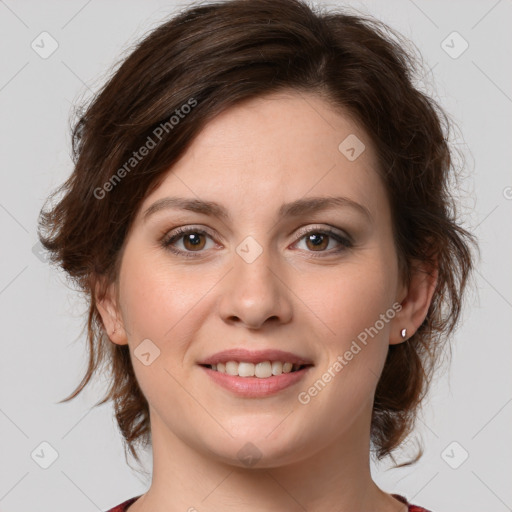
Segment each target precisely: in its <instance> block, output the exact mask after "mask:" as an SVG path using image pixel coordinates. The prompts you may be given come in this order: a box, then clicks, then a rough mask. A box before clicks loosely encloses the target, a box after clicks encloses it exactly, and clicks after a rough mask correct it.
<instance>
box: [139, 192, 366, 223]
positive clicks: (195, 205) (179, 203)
mask: <svg viewBox="0 0 512 512" xmlns="http://www.w3.org/2000/svg"><path fill="white" fill-rule="evenodd" d="M340 207H343V208H346V207H349V208H352V209H354V210H357V211H359V212H360V213H362V214H363V215H364V216H365V217H367V218H368V220H369V221H372V216H371V214H370V211H369V210H368V208H366V207H365V206H363V205H362V204H360V203H357V202H356V201H354V200H352V199H349V198H348V197H307V198H304V199H297V200H296V201H293V202H291V203H285V204H283V205H282V206H281V207H280V208H279V212H278V216H279V217H281V218H285V217H299V216H301V215H306V214H311V213H315V212H319V211H323V210H327V209H334V208H340ZM172 208H175V209H182V210H188V211H191V212H196V213H202V214H205V215H210V216H213V217H217V218H219V219H221V220H229V219H230V218H231V217H230V215H229V212H228V211H227V210H226V208H224V206H222V205H220V204H219V203H216V202H214V201H203V200H199V199H193V198H186V197H164V198H162V199H159V200H158V201H155V202H154V203H153V204H152V205H151V206H149V207H148V208H147V209H146V211H145V212H144V214H143V221H144V222H145V221H146V220H147V219H148V217H150V216H151V215H153V214H154V213H156V212H158V211H161V210H165V209H172Z"/></svg>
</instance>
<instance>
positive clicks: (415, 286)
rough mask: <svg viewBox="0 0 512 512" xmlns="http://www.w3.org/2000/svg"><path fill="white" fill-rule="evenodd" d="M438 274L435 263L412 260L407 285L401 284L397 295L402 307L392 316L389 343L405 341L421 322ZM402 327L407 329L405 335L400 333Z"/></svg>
mask: <svg viewBox="0 0 512 512" xmlns="http://www.w3.org/2000/svg"><path fill="white" fill-rule="evenodd" d="M438 274H439V272H438V268H437V265H435V266H432V265H427V264H426V263H424V262H417V261H416V262H412V264H411V279H410V282H409V284H408V285H407V284H406V283H403V284H402V286H401V288H400V291H399V295H398V297H397V300H398V301H399V302H400V303H401V306H402V309H401V310H400V311H398V312H397V314H396V315H395V317H394V318H393V323H392V326H391V333H390V336H389V344H390V345H397V344H399V343H403V342H404V341H407V340H408V339H409V338H410V337H411V336H412V335H413V334H414V333H415V332H416V331H417V330H418V328H419V327H420V325H421V324H422V323H423V321H424V320H425V318H426V316H427V313H428V309H429V307H430V302H431V301H432V296H433V295H434V291H435V289H436V285H437V278H438ZM403 329H406V331H407V332H406V335H405V337H403V336H402V335H401V332H402V330H403Z"/></svg>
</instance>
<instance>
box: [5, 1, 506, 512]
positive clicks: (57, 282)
mask: <svg viewBox="0 0 512 512" xmlns="http://www.w3.org/2000/svg"><path fill="white" fill-rule="evenodd" d="M318 3H322V4H325V5H334V4H335V2H330V3H329V4H327V3H325V2H318ZM177 5H178V4H175V3H173V2H170V1H167V2H164V1H156V0H151V1H144V2H142V1H138V2H134V1H126V0H123V1H103V2H99V1H97V0H96V1H95V0H89V1H69V0H68V1H48V2H44V3H42V2H36V1H23V2H20V1H18V2H15V1H13V0H9V1H1V0H0V38H1V46H0V52H1V66H0V130H1V133H0V140H1V149H0V151H1V165H0V172H1V173H2V174H1V184H2V186H1V189H0V222H1V238H2V249H1V257H2V264H1V267H0V311H1V321H2V322H1V325H2V340H1V355H2V357H1V359H0V361H1V362H0V433H1V436H0V450H1V452H0V453H1V455H0V511H9V512H21V511H27V510H36V509H37V510H39V511H41V512H45V511H48V512H50V511H52V512H54V511H64V510H74V511H75V512H86V511H92V510H107V509H108V508H110V507H112V506H114V505H116V504H118V503H120V502H121V501H124V500H125V499H127V498H129V497H132V496H135V495H138V494H141V493H143V492H145V491H146V489H147V487H148V485H149V483H148V482H145V481H144V479H143V478H142V476H141V475H138V474H136V473H134V472H132V471H131V470H130V468H129V467H128V466H127V465H126V463H125V459H124V455H123V450H122V444H121V440H120V434H119V433H118V431H117V428H116V426H115V424H114V421H113V414H112V409H111V407H110V405H103V406H101V407H97V408H92V406H93V404H94V403H95V402H96V401H98V399H99V398H100V397H102V394H101V392H102V389H104V388H103V384H104V383H102V382H101V381H96V382H95V384H94V385H93V386H89V387H88V388H87V389H86V391H85V392H84V393H82V394H81V395H80V396H79V398H77V399H75V400H73V401H71V402H68V403H66V404H58V403H57V402H58V401H59V400H61V399H62V398H64V397H65V396H67V394H69V393H70V392H71V391H72V389H74V387H75V386H76V385H77V383H78V382H79V379H80V378H81V376H82V374H83V372H84V370H85V364H86V357H85V356H86V352H85V338H84V336H80V332H81V329H82V326H83V323H84V321H85V317H84V316H83V315H84V314H85V311H86V308H85V304H84V303H83V302H82V301H81V299H80V297H79V296H78V295H77V294H76V293H75V292H74V291H73V290H72V289H71V288H69V287H68V286H67V285H66V282H65V279H64V277H63V276H62V275H61V274H59V273H58V272H57V271H55V270H54V269H52V268H51V267H50V266H49V265H48V264H46V263H45V261H44V257H37V255H36V254H34V252H33V246H34V244H35V243H36V242H37V239H36V220H37V215H38V213H39V209H40V208H41V206H42V203H43V200H44V199H45V198H46V196H47V195H48V194H49V193H50V192H51V191H53V190H54V188H55V187H56V186H57V185H59V184H60V183H61V182H62V181H63V180H64V179H65V178H66V177H67V176H68V175H69V173H70V172H71V161H70V158H69V149H70V137H69V130H68V118H69V114H70V108H71V106H72V105H73V104H76V103H77V102H79V101H80V100H81V99H83V98H87V97H89V96H90V95H91V94H92V93H93V92H94V91H96V90H97V89H98V88H99V86H100V85H101V84H102V83H103V80H104V79H105V77H106V76H107V72H108V69H109V67H110V66H111V65H112V64H113V63H114V62H116V61H118V60H119V58H120V57H121V55H122V52H123V51H127V50H126V49H127V47H128V46H129V45H131V44H133V43H134V42H135V41H136V40H137V39H138V38H140V37H141V36H142V34H143V33H145V32H147V31H148V30H150V29H152V28H154V27H156V26H157V25H158V23H159V21H160V20H162V19H163V18H164V17H166V16H167V15H168V14H170V13H171V12H173V11H174V10H175V9H176V6H177ZM179 5H180V6H185V5H187V2H182V3H181V4H179ZM338 5H340V4H338ZM344 5H350V6H353V7H354V8H357V9H359V10H360V11H362V12H367V13H370V14H373V15H374V16H376V17H377V18H379V19H381V20H383V21H385V22H387V23H389V24H390V25H391V26H392V27H394V28H396V29H398V30H399V31H400V32H401V33H402V34H404V35H405V36H406V37H408V38H410V39H411V40H412V41H413V42H414V43H415V44H416V46H417V47H418V48H419V50H420V51H421V53H422V55H423V57H424V65H425V70H426V73H425V78H426V80H427V82H426V85H425V86H424V87H425V88H426V90H427V91H429V92H430V93H432V94H434V97H435V98H436V99H438V100H439V101H440V102H441V104H442V105H443V106H444V107H445V108H446V109H447V110H448V111H449V112H450V114H451V116H452V118H453V120H454V121H455V122H456V123H458V126H459V127H460V133H458V134H456V135H455V139H454V143H456V144H457V146H458V147H459V148H460V149H461V150H462V151H463V152H464V154H465V155H466V159H467V162H466V165H467V178H466V180H465V181H464V182H463V183H462V184H461V188H460V194H461V203H462V204H463V209H462V210H461V211H462V212H463V213H464V219H465V223H466V226H467V227H468V228H469V229H470V230H472V231H474V232H475V234H476V235H477V236H478V237H479V240H480V245H481V251H482V258H481V261H480V263H479V266H478V269H477V272H476V274H475V277H476V280H475V289H474V291H473V293H472V294H471V295H470V297H469V301H468V303H467V308H466V313H465V316H464V318H463V321H462V324H461V327H460V329H459V331H458V332H457V334H456V336H455V338H454V341H453V346H454V348H453V363H452V366H451V369H450V370H449V371H448V372H446V373H445V374H444V375H442V376H440V377H439V379H438V381H437V382H436V384H435V386H434V387H433V388H432V390H431V393H430V395H429V399H428V401H427V402H426V405H425V408H424V412H423V415H422V417H421V418H420V420H419V421H418V429H417V434H418V436H420V438H421V439H422V441H423V443H424V446H425V454H424V456H423V457H422V459H420V462H419V463H418V464H416V465H414V466H412V467H409V468H403V469H396V470H393V469H389V470H388V468H389V465H390V464H387V463H385V464H379V465H377V466H373V467H372V471H373V474H374V477H375V480H376V481H377V483H378V484H379V485H381V487H382V488H383V489H384V490H386V491H388V492H398V493H402V494H404V495H405V496H406V497H407V498H408V499H409V500H410V501H412V502H413V503H417V504H420V505H422V506H424V507H426V508H430V509H432V510H433V511H434V512H448V511H450V512H452V511H453V510H465V511H466V512H477V511H478V512H481V511H482V510H486V511H491V510H492V511H496V512H500V511H506V510H512V486H511V485H510V481H511V464H510V461H511V460H512V439H511V436H510V431H511V428H510V427H511V424H512V404H511V402H512V386H511V381H512V377H511V373H512V372H511V361H512V358H511V355H512V344H511V343H510V340H511V330H512V329H511V322H510V318H511V309H512V292H511V290H512V286H511V285H512V271H511V265H510V261H511V253H512V250H511V249H512V246H511V236H510V234H511V233H510V218H511V217H510V214H511V209H512V200H511V197H512V188H511V187H512V176H511V173H510V162H511V161H512V149H511V147H512V144H511V140H512V139H511V132H512V115H511V114H512V86H511V84H512V65H511V59H510V53H511V42H512V31H510V26H512V1H511V0H499V1H495V0H493V1H478V2H475V1H451V2H447V1H438V0H436V1H426V0H414V1H412V0H394V1H389V0H388V1H386V2H382V1H381V2H377V1H374V2H370V1H365V2H347V3H345V4H344ZM43 31H47V32H49V33H50V34H51V36H52V37H53V38H54V39H55V40H56V41H57V42H58V45H59V46H58V49H57V50H56V51H55V53H53V54H52V55H51V56H49V57H48V58H46V59H43V58H41V57H40V56H39V54H38V53H36V52H35V51H34V50H33V49H32V47H31V43H32V41H34V40H36V42H37V41H38V40H40V39H38V37H39V34H40V33H41V32H43ZM453 31H457V32H458V33H459V34H460V35H461V36H462V37H463V38H464V39H465V40H466V41H467V42H468V44H469V47H468V49H467V50H466V51H465V52H464V53H463V54H462V55H460V56H459V57H458V58H456V59H454V58H452V57H450V56H449V55H448V54H447V53H446V52H445V50H444V49H443V47H442V46H441V44H442V41H443V40H445V39H446V37H447V36H448V35H449V34H451V33H452V32H453ZM450 41H451V40H450V39H448V44H450V45H451V46H453V49H452V52H453V51H456V50H457V49H460V48H461V46H460V43H461V41H460V40H454V42H453V43H451V42H450ZM445 44H446V43H445ZM46 48H48V46H46ZM429 69H431V71H430V72H429ZM43 441H46V442H47V443H49V444H50V445H51V446H52V447H53V449H55V450H56V452H57V453H58V457H57V459H56V460H55V462H54V463H53V464H52V465H51V466H50V467H48V468H47V469H43V468H41V467H40V466H39V465H38V464H37V463H36V462H35V460H36V459H37V458H36V457H35V456H34V458H32V457H31V454H32V453H33V452H34V450H36V449H38V450H39V453H41V451H40V450H41V448H40V447H39V445H40V443H41V442H43ZM453 441H456V442H457V443H458V445H456V446H455V447H453V446H452V447H450V448H449V449H448V451H447V452H445V449H446V448H447V447H448V446H449V445H450V444H451V443H452V442H453ZM38 447H39V448H38ZM463 450H465V451H467V452H468V454H469V457H468V459H467V460H466V461H465V462H464V463H463V464H461V465H460V466H459V467H458V468H457V469H453V468H452V467H450V465H449V464H448V463H447V460H449V461H450V463H451V464H452V465H456V463H459V462H460V460H461V456H462V454H463V453H464V452H463ZM36 451H37V450H36ZM43 452H44V454H45V455H44V457H48V456H49V455H48V454H49V453H50V452H49V451H48V450H47V449H46V451H45V450H43ZM443 453H444V456H443V455H442V454H443ZM44 457H41V458H40V460H41V459H42V458H44ZM146 467H147V469H148V471H149V470H150V469H151V457H150V454H147V457H146Z"/></svg>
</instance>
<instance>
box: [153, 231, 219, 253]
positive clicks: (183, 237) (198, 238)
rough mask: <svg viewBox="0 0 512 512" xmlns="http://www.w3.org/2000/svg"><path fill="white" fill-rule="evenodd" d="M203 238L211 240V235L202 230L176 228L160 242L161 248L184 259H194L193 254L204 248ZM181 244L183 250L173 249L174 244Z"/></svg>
mask: <svg viewBox="0 0 512 512" xmlns="http://www.w3.org/2000/svg"><path fill="white" fill-rule="evenodd" d="M205 237H209V238H210V239H211V235H210V234H209V233H208V232H207V231H204V230H203V229H197V228H194V227H189V228H178V229H176V230H174V231H172V232H171V233H170V234H169V236H166V237H165V238H164V239H163V240H162V242H161V243H162V247H164V248H165V249H168V250H169V251H171V252H172V253H174V254H179V255H182V256H186V257H192V258H193V257H194V256H195V255H194V254H193V253H196V252H201V251H202V249H204V248H205V245H206V242H205V240H204V238H205ZM180 241H181V242H182V244H183V247H184V250H182V249H177V248H176V247H175V244H176V242H180Z"/></svg>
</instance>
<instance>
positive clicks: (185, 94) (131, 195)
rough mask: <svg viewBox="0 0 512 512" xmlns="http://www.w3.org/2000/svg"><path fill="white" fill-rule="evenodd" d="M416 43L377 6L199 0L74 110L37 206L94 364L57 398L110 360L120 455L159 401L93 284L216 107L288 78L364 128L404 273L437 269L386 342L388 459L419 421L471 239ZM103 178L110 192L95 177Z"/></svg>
mask: <svg viewBox="0 0 512 512" xmlns="http://www.w3.org/2000/svg"><path fill="white" fill-rule="evenodd" d="M407 47H408V42H407V41H405V40H404V39H403V38H402V37H401V36H400V35H399V34H397V33H396V32H395V31H393V30H392V29H390V28H389V27H388V26H387V25H385V24H384V23H382V22H380V21H378V20H375V19H373V18H372V17H370V16H364V15H360V14H354V13H349V12H348V11H346V10H344V9H335V10H325V11H324V10H322V9H321V8H320V7H318V6H317V7H316V8H313V7H311V6H309V5H307V4H306V3H305V2H304V1H301V0H229V1H221V2H209V3H206V4H194V5H192V6H190V7H189V8H187V9H184V10H182V11H181V12H179V13H177V14H175V15H174V16H173V17H171V18H170V19H168V20H166V21H165V22H163V23H161V24H160V25H159V26H158V27H157V28H156V29H154V30H152V31H151V32H150V33H149V34H147V35H146V36H145V37H144V38H143V39H142V40H141V41H140V42H138V43H137V44H136V46H135V47H134V48H132V49H130V52H131V53H130V54H129V55H128V56H127V57H125V58H123V59H122V61H121V62H120V63H119V65H118V66H117V69H116V70H115V72H114V71H113V72H112V74H111V76H110V77H109V78H108V80H107V81H106V83H105V84H104V85H103V87H102V88H101V89H100V90H99V92H98V93H97V94H95V95H94V97H93V98H92V99H91V100H90V101H89V102H88V104H87V105H86V106H85V107H83V108H82V109H81V110H79V112H78V119H77V120H76V121H75V122H74V125H73V128H72V152H73V163H74V169H73V172H72V174H71V175H70V176H69V178H68V179H67V180H66V181H65V183H63V184H62V185H61V186H60V187H59V188H58V189H57V190H55V192H53V194H52V195H51V196H50V197H49V198H48V199H47V201H49V200H50V199H53V197H54V196H56V195H57V194H62V197H60V199H59V200H58V202H57V203H56V204H54V205H51V206H49V207H48V208H46V206H47V203H45V205H44V206H43V208H42V209H41V212H40V218H39V224H40V226H39V228H40V229H39V231H38V234H39V238H40V241H41V243H42V244H43V246H44V247H45V248H46V250H47V251H49V256H50V260H51V262H52V263H53V264H57V265H58V266H60V267H61V268H62V269H63V270H64V271H65V272H66V273H67V275H68V276H69V278H70V279H71V280H72V281H73V283H75V284H77V285H78V289H79V290H80V291H81V292H83V293H84V295H85V297H86V298H87V303H88V307H89V314H88V319H87V325H86V327H87V342H88V352H89V362H88V367H87V370H86V372H85V375H84V376H83V378H82V381H81V382H80V384H79V385H78V386H77V388H76V389H75V390H74V392H73V393H72V394H71V395H69V396H68V397H67V398H65V399H64V400H62V401H68V400H71V399H72V398H74V397H75V396H77V395H78V394H79V393H80V392H81V391H82V389H83V388H84V387H85V386H86V385H87V384H88V382H89V381H90V380H91V378H92V376H93V375H94V374H95V373H96V372H99V371H100V369H105V371H106V372H107V375H108V378H109V388H108V390H107V392H106V394H105V396H104V398H103V400H102V401H101V402H99V403H98V404H97V405H99V404H103V403H105V402H106V401H108V400H111V401H112V402H113V406H114V411H115V417H116V420H117V423H118V426H119V428H120V431H121V433H122V436H123V438H124V441H125V444H124V446H125V455H127V450H126V448H129V450H130V452H131V453H132V455H133V456H134V457H135V458H136V459H137V460H138V461H140V459H139V457H138V455H137V451H136V445H137V444H138V443H141V444H143V445H147V444H148V443H150V441H151V431H150V421H149V408H148V403H147V401H146V398H145V397H144V395H143V393H142V391H141V389H140V387H139V385H138V382H137V380H136V378H135V374H134V371H133V368H132V363H131V360H130V354H129V349H128V346H127V345H123V346H120V345H115V344H113V343H111V342H110V340H109V339H108V337H107V335H106V333H105V329H104V326H103V323H102V320H101V317H100V315H99V312H98V311H97V308H96V302H95V296H94V291H95V286H96V285H97V284H98V283H103V284H104V286H103V287H102V288H101V293H100V296H103V295H102V294H103V293H104V292H105V290H106V286H107V285H108V284H109V283H112V282H115V280H116V279H117V277H118V270H119V263H120V259H121V256H122V253H121V248H122V246H123V243H124V240H125V237H126V235H127V232H128V230H129V228H130V225H131V222H132V220H133V218H134V215H135V214H136V212H137V211H138V209H139V207H140V205H141V203H142V201H143V200H144V198H145V197H147V195H148V194H150V193H151V192H152V191H153V190H154V189H155V188H156V187H158V186H159V184H160V183H161V182H162V180H163V178H164V176H165V174H166V173H167V172H168V170H169V168H170V167H171V166H172V165H173V163H175V162H176V161H177V160H178V159H179V158H180V156H181V155H182V154H183V153H184V152H185V151H186V150H187V148H188V147H189V146H190V145H191V143H192V142H193V141H194V138H195V136H196V135H197V134H198V133H199V131H200V130H201V129H202V128H203V127H204V126H205V125H206V123H208V122H209V121H210V120H211V119H213V118H214V117H215V116H216V115H218V114H219V113H221V112H222V111H224V110H226V109H228V108H230V107H232V106H233V105H235V104H237V103H239V102H241V101H244V100H247V99H251V98H255V97H259V96H263V95H266V94H270V93H273V92H276V91H283V90H291V91H298V92H313V93H316V94H318V95H320V96H321V97H322V98H324V99H325V100H326V101H328V102H329V104H330V105H332V108H333V109H335V110H339V111H342V112H344V113H348V114H349V115H351V116H352V117H353V118H354V119H355V120H356V121H357V122H358V123H359V124H360V126H362V127H363V128H364V129H365V131H366V133H367V134H368V135H369V136H370V138H371V139H372V142H373V144H374V147H375V148H376V151H377V157H378V162H379V169H378V172H379V173H380V175H381V177H382V180H383V182H384V184H385V188H386V191H387V196H388V198H389V203H390V206H391V211H392V219H393V235H394V242H395V244H396V248H397V254H398V259H399V265H400V269H401V272H402V275H403V276H404V277H405V278H406V279H408V276H410V272H411V269H412V265H414V263H415V262H423V263H425V264H427V266H431V267H432V268H433V267H436V268H437V270H438V273H439V274H438V280H437V285H436V289H435V292H434V295H433V298H432V302H431V305H430V308H429V310H428V313H427V316H426V318H425V320H424V322H423V323H422V325H421V326H420V327H419V328H418V330H417V331H416V332H415V333H414V335H413V336H412V337H411V338H410V339H409V340H407V341H406V342H404V343H400V344H397V345H391V346H390V347H389V351H388V355H387V359H386V361H385V365H384V369H383V372H382V375H381V376H380V380H379V382H378V384H377V388H376V392H375V399H374V405H373V413H372V419H371V444H372V450H374V451H375V454H376V456H377V458H378V459H381V458H382V457H384V456H386V455H391V456H392V452H393V450H395V449H396V448H397V447H398V446H399V445H400V444H401V443H402V442H403V441H404V440H405V438H406V437H407V436H408V435H409V434H410V433H411V432H412V429H413V427H414V423H415V419H416V416H417V412H418V410H419V406H420V404H421V402H422V399H423V397H424V396H425V393H426V392H427V389H428V386H429V384H430V382H431V380H432V377H433V375H434V371H435V370H436V369H437V367H438V366H439V363H440V361H441V360H442V357H441V354H442V353H443V347H444V346H445V345H446V343H445V342H446V340H447V339H448V338H449V335H450V334H451V333H452V331H453V330H454V328H455V326H456V324H457V323H458V320H459V317H460V314H461V307H462V302H463V295H464V289H465V288H466V285H467V282H468V277H469V276H470V273H471V270H472V267H473V256H472V252H471V245H472V244H475V246H476V242H475V239H474V237H473V235H472V234H470V233H469V232H468V231H466V230H465V229H464V228H463V227H462V225H461V223H460V222H459V221H458V218H457V216H456V210H455V199H454V195H452V193H451V191H450V186H451V182H452V180H453V179H454V178H456V177H457V169H456V167H455V166H454V165H453V164H454V159H453V150H452V149H451V147H450V145H449V143H448V135H449V132H450V127H451V121H450V120H449V118H448V116H447V114H446V113H445V112H444V111H443V110H442V109H441V108H440V107H439V105H438V104H437V103H436V102H435V100H434V99H432V98H431V97H429V96H427V95H426V94H425V93H423V92H421V91H420V90H419V89H418V88H417V87H416V86H415V85H414V83H413V82H414V80H415V74H414V73H415V72H416V71H417V70H418V65H417V60H416V57H415V55H414V54H413V52H412V51H407V50H406V48H407ZM191 99H193V100H194V101H195V102H196V104H195V106H194V107H193V108H191V109H190V110H191V111H190V112H189V113H188V114H187V115H186V116H180V120H179V123H178V124H176V125H172V128H171V126H170V124H169V120H170V119H172V116H176V115H179V114H180V112H181V110H180V109H181V108H183V107H182V106H184V105H187V104H189V105H190V104H191V103H190V101H191ZM166 123H167V124H166ZM162 126H167V128H168V129H167V130H166V133H165V143H164V144H158V145H156V147H154V149H152V150H151V151H149V152H148V154H147V156H145V157H144V158H143V159H141V161H137V163H136V165H134V166H133V168H132V169H130V171H129V172H125V173H122V171H121V169H122V168H123V165H125V164H126V162H128V161H130V158H132V157H133V152H134V150H136V149H138V148H140V147H141V146H143V145H144V143H145V142H146V141H147V140H148V137H150V136H151V135H152V134H154V133H155V130H157V128H158V127H162ZM125 171H126V166H125ZM120 173H121V174H122V175H123V177H122V179H120V180H116V181H115V182H114V181H113V179H114V177H115V175H117V176H118V177H119V175H120ZM107 182H108V183H110V184H111V185H110V186H107V188H108V189H109V193H108V194H104V193H102V192H101V193H100V192H98V191H101V190H106V184H107ZM99 196H102V197H99ZM420 452H421V453H422V450H420ZM421 453H418V455H417V457H416V459H415V460H414V461H413V462H415V461H416V460H418V459H419V457H420V456H421ZM410 463H411V462H408V463H407V464H410ZM401 465H404V464H401Z"/></svg>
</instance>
